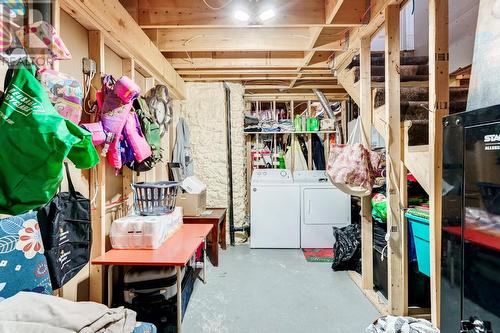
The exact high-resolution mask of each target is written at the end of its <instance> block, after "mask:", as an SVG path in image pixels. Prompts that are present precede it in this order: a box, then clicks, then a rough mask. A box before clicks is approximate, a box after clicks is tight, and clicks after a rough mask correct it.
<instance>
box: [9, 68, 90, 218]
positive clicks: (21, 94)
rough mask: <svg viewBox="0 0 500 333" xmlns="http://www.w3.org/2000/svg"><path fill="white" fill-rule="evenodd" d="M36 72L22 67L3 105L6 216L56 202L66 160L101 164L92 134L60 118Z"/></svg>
mask: <svg viewBox="0 0 500 333" xmlns="http://www.w3.org/2000/svg"><path fill="white" fill-rule="evenodd" d="M35 72H36V68H35V66H34V65H28V66H24V65H20V66H19V68H18V69H16V71H15V73H14V76H13V78H12V80H11V82H10V84H9V86H8V88H7V90H6V91H5V95H4V100H3V101H2V104H1V105H0V145H1V147H0V214H12V215H17V214H21V213H24V212H27V211H29V210H31V209H34V208H38V207H40V206H42V205H44V204H46V203H47V202H48V201H50V200H51V199H52V197H53V196H54V195H55V194H56V192H57V190H58V187H59V185H60V183H61V181H62V178H63V173H62V167H63V161H64V159H65V158H66V157H68V158H69V159H70V160H71V161H72V162H73V163H75V165H76V167H77V168H80V169H88V168H91V167H93V166H95V165H96V164H97V163H99V156H98V154H97V151H96V150H95V148H94V146H93V145H92V138H91V134H90V133H89V132H87V131H86V130H84V129H82V128H80V127H78V126H77V125H75V124H74V123H72V122H71V121H69V120H66V119H65V118H63V117H62V116H60V115H59V113H57V111H56V110H55V109H54V107H53V106H52V104H51V102H50V99H49V97H48V95H47V93H46V92H45V90H44V88H43V87H42V85H41V84H40V82H38V80H37V79H36V77H35Z"/></svg>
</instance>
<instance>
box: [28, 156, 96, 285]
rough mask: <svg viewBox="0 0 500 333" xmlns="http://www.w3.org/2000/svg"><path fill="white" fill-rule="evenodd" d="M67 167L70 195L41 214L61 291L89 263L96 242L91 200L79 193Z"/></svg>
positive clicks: (55, 281)
mask: <svg viewBox="0 0 500 333" xmlns="http://www.w3.org/2000/svg"><path fill="white" fill-rule="evenodd" d="M64 166H65V168H66V175H67V178H68V187H69V192H59V193H58V194H56V196H55V197H54V198H52V200H51V201H50V202H49V203H48V204H46V205H45V206H43V207H42V208H40V209H39V211H38V222H39V224H40V230H41V233H42V239H43V246H44V248H45V257H46V258H47V264H48V267H49V273H50V279H51V282H52V288H54V289H59V288H61V287H62V286H63V285H64V284H65V283H66V282H68V281H69V280H70V279H71V278H72V277H74V276H75V275H76V274H77V273H78V272H79V271H80V270H81V269H82V268H83V267H84V266H85V265H86V264H87V263H88V262H89V259H90V247H91V242H92V226H91V223H90V200H89V199H87V198H85V197H84V196H83V195H82V194H80V193H79V192H76V191H75V188H74V186H73V182H72V181H71V176H70V173H69V169H68V164H67V163H64Z"/></svg>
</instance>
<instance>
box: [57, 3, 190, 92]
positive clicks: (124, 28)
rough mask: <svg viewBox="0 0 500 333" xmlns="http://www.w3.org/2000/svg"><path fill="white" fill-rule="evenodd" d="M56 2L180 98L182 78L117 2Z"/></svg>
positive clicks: (183, 90)
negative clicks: (100, 33) (96, 31)
mask: <svg viewBox="0 0 500 333" xmlns="http://www.w3.org/2000/svg"><path fill="white" fill-rule="evenodd" d="M60 3H61V8H62V9H63V10H64V11H66V12H67V13H68V14H69V15H70V16H71V17H73V18H74V19H75V20H76V21H77V22H79V23H80V24H81V25H82V26H84V27H85V28H86V29H87V30H98V31H101V32H102V33H103V35H104V38H105V42H106V44H107V45H108V46H109V47H111V49H113V51H115V52H117V53H118V55H120V56H121V57H122V58H132V59H134V61H135V62H136V63H137V65H138V66H139V67H141V68H143V69H144V70H145V71H147V72H148V73H149V74H150V75H151V76H154V77H155V79H157V80H158V81H160V82H161V83H163V84H167V85H168V86H170V88H171V91H172V94H173V95H174V96H175V97H176V98H179V99H182V98H184V96H185V85H184V81H183V80H182V78H181V77H180V76H179V74H177V73H176V71H175V70H174V68H173V67H172V65H170V63H169V62H168V61H167V60H166V59H165V57H164V56H163V55H162V54H161V53H160V52H159V51H158V49H157V48H156V46H155V45H154V44H153V43H152V42H151V40H150V39H149V37H148V36H147V35H146V34H145V33H144V31H142V29H141V28H140V27H139V26H138V25H137V23H136V22H135V21H134V20H133V19H132V18H131V17H130V15H129V14H128V13H127V11H126V10H125V8H123V6H122V5H121V4H120V2H119V1H118V0H106V1H102V0H80V1H72V0H60Z"/></svg>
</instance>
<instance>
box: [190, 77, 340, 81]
mask: <svg viewBox="0 0 500 333" xmlns="http://www.w3.org/2000/svg"><path fill="white" fill-rule="evenodd" d="M182 78H183V79H184V81H186V82H202V81H206V82H219V81H261V80H262V81H271V80H272V81H274V80H280V81H285V80H288V81H289V80H293V79H294V78H295V76H276V77H274V76H248V77H245V76H240V77H234V76H233V77H231V76H214V77H207V76H199V77H194V76H193V77H189V76H182ZM334 79H335V78H334V77H333V76H332V77H302V78H301V81H315V82H323V81H330V80H334Z"/></svg>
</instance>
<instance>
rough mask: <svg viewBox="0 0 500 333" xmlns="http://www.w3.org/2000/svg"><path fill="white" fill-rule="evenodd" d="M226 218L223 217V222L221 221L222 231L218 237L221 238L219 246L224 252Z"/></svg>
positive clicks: (225, 244) (225, 247) (225, 246)
mask: <svg viewBox="0 0 500 333" xmlns="http://www.w3.org/2000/svg"><path fill="white" fill-rule="evenodd" d="M226 220H227V219H226V217H224V221H222V223H221V224H222V230H221V232H220V233H221V235H220V238H221V244H220V246H221V247H222V249H223V250H226V249H227V239H226V227H227V225H226Z"/></svg>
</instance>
